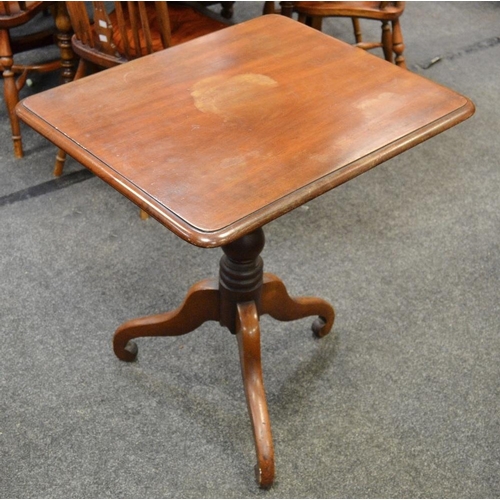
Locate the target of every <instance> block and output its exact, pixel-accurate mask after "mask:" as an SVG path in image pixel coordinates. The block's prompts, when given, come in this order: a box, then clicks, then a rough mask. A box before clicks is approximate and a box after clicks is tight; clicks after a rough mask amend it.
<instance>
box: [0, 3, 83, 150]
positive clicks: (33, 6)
mask: <svg viewBox="0 0 500 500" xmlns="http://www.w3.org/2000/svg"><path fill="white" fill-rule="evenodd" d="M48 8H51V9H52V11H53V15H54V19H55V25H56V27H57V29H56V27H54V28H53V29H47V30H38V31H36V30H35V31H32V32H31V33H29V34H25V35H22V36H17V37H16V36H11V32H10V30H11V29H13V28H18V27H20V26H23V25H25V24H27V23H31V24H34V23H33V22H32V21H33V20H34V18H35V16H37V15H38V14H39V13H40V12H42V11H43V10H45V9H48ZM65 16H66V18H67V13H66V8H65V6H64V3H62V4H60V3H59V2H0V71H2V76H3V80H4V98H5V103H6V106H7V112H8V114H9V119H10V125H11V129H12V142H13V146H14V155H15V156H16V158H22V157H23V146H22V139H21V127H20V125H19V120H18V118H17V115H16V112H15V107H16V105H17V103H18V102H19V91H20V90H21V89H22V88H23V87H24V85H25V84H26V81H27V79H28V74H29V73H30V72H32V71H35V72H39V73H44V72H48V71H55V70H57V69H59V68H60V67H61V65H62V66H63V67H64V68H65V72H64V71H63V77H64V76H65V74H66V73H67V71H71V70H72V59H73V55H72V52H71V50H70V52H68V51H67V50H66V49H65V47H64V43H63V40H64V39H65V38H69V34H68V32H69V29H70V28H69V25H68V24H65V22H64V19H65ZM56 41H57V43H58V45H59V47H60V49H61V59H60V60H55V61H49V62H41V63H35V64H16V62H15V60H14V58H15V55H17V54H19V53H21V52H25V51H28V50H32V49H35V48H39V47H44V46H47V45H50V44H54V43H56ZM16 75H18V76H17V78H16Z"/></svg>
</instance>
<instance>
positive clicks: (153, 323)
mask: <svg viewBox="0 0 500 500" xmlns="http://www.w3.org/2000/svg"><path fill="white" fill-rule="evenodd" d="M218 319H219V289H218V283H217V280H212V279H208V280H204V281H200V282H199V283H197V284H196V285H194V286H192V287H191V289H190V290H189V292H188V294H187V295H186V298H185V299H184V302H183V303H182V304H181V305H180V306H179V307H178V308H177V309H175V310H174V311H171V312H167V313H164V314H156V315H154V316H146V317H143V318H137V319H133V320H130V321H127V322H126V323H124V324H123V325H121V326H120V327H119V328H118V329H117V330H116V333H115V336H114V338H113V349H114V351H115V354H116V356H117V357H118V358H119V359H121V360H122V361H134V360H135V358H136V357H137V345H136V344H135V342H132V339H135V338H137V337H162V336H164V337H171V336H177V335H184V334H186V333H189V332H192V331H193V330H195V329H196V328H198V327H199V326H200V325H202V324H203V323H205V321H210V320H213V321H218Z"/></svg>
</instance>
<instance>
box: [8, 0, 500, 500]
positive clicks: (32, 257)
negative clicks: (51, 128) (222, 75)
mask: <svg viewBox="0 0 500 500" xmlns="http://www.w3.org/2000/svg"><path fill="white" fill-rule="evenodd" d="M261 5H262V4H261V3H260V2H237V5H236V15H235V21H237V22H240V21H243V20H245V19H248V18H251V17H253V16H256V15H258V14H259V12H260V9H261ZM364 26H365V31H366V32H367V33H369V32H370V31H371V32H372V33H373V34H374V35H375V36H378V33H379V27H378V26H376V27H373V26H372V25H370V23H365V24H364ZM402 26H403V33H404V36H405V42H406V47H407V49H406V58H407V62H408V65H409V67H410V69H411V70H412V71H416V72H418V73H420V74H422V75H424V76H426V77H428V78H430V79H432V80H434V81H437V82H440V83H442V84H444V85H447V86H450V87H451V88H453V89H455V90H457V91H459V92H461V93H463V94H465V95H467V96H468V97H470V98H471V99H472V100H473V101H474V102H475V104H476V106H477V112H476V115H475V116H474V117H473V118H472V119H470V120H469V121H467V122H465V123H463V124H461V125H459V126H457V127H455V128H454V129H452V130H450V131H448V132H446V133H444V134H442V135H440V136H438V137H436V138H434V139H432V140H430V141H428V142H426V143H424V144H422V145H420V146H418V147H416V148H414V149H413V150H411V151H409V152H407V153H405V154H403V155H401V156H399V157H397V158H395V159H393V160H391V161H388V162H386V163H385V164H383V165H380V166H379V167H377V168H376V169H374V170H372V171H370V172H368V173H366V174H364V175H362V176H361V177H359V178H357V179H355V180H353V181H351V182H349V183H347V184H345V185H343V186H340V187H339V188H337V189H335V190H334V191H332V192H331V193H329V194H327V195H325V196H323V197H321V198H320V199H317V200H315V201H313V202H311V203H308V204H307V205H306V206H303V207H301V208H299V209H297V210H295V211H294V212H292V213H290V214H288V215H286V216H284V217H283V218H281V219H280V220H279V221H275V222H273V223H271V224H269V225H268V226H267V228H266V231H267V232H266V235H267V246H266V248H265V250H264V255H263V256H264V260H265V266H266V269H267V270H268V271H270V272H273V273H275V274H278V275H279V276H280V277H281V278H282V279H283V280H284V282H285V283H286V284H287V286H288V289H289V291H290V293H292V294H294V295H309V294H313V295H319V296H322V297H324V298H326V299H328V300H330V301H331V302H332V304H333V305H334V307H335V309H336V312H337V319H336V323H335V325H334V332H333V333H332V334H330V335H329V336H328V337H326V338H324V339H322V340H320V341H318V340H314V339H312V337H311V335H310V333H309V327H310V322H309V321H308V320H304V321H297V322H293V323H279V322H276V321H274V320H271V319H269V318H266V317H265V318H263V321H262V344H263V346H262V351H263V363H264V377H265V383H266V388H267V395H268V402H269V410H270V415H271V419H272V426H273V433H274V441H275V448H276V468H277V479H276V483H275V485H274V487H273V488H272V489H271V490H270V491H260V490H259V489H258V488H257V487H256V484H255V483H254V479H253V464H254V447H253V441H252V435H251V429H250V423H249V419H248V416H247V410H246V406H245V399H244V394H243V389H242V383H241V376H240V371H239V364H238V354H237V346H236V342H235V339H234V338H233V337H232V336H231V335H230V334H229V333H228V332H227V331H225V330H223V329H222V328H221V327H219V326H218V325H217V324H214V323H207V324H205V325H203V326H202V327H201V328H199V329H198V330H197V331H196V332H194V333H191V334H189V335H186V336H183V337H179V338H164V339H143V340H140V341H139V358H138V360H137V362H135V363H132V364H126V363H123V362H120V361H119V360H118V359H116V358H115V357H114V355H113V352H112V348H111V338H112V334H113V332H114V330H115V329H116V327H117V326H118V325H119V324H120V323H122V322H123V321H125V320H127V319H130V318H134V317H137V316H143V315H148V314H153V313H157V312H162V311H167V310H169V309H172V308H174V307H176V306H177V305H178V304H179V302H180V300H182V298H183V296H184V294H185V292H186V290H187V288H188V287H189V285H190V284H191V283H193V282H195V281H197V280H199V279H202V278H205V277H207V276H209V275H213V274H215V273H216V272H217V262H218V258H219V255H220V250H218V249H214V250H204V249H198V248H195V247H192V246H190V245H189V244H187V243H185V242H182V241H180V240H179V239H178V238H177V237H175V236H174V235H172V234H170V233H169V231H167V230H166V229H165V228H163V227H162V226H161V225H159V224H158V223H157V222H155V221H154V220H151V219H150V220H147V221H142V220H141V219H140V218H139V216H138V210H137V208H136V207H135V206H133V205H132V204H131V203H130V202H128V201H127V200H126V199H125V198H123V197H122V196H121V195H119V194H117V193H116V192H115V191H114V190H113V189H111V188H110V187H109V186H107V185H105V184H104V183H103V182H102V181H100V180H99V179H97V178H94V177H91V176H88V175H87V174H86V171H85V170H82V166H81V165H79V164H78V163H76V162H75V161H73V160H70V161H68V164H67V168H66V171H65V174H64V176H63V178H62V179H61V180H59V181H54V180H53V177H52V165H53V160H54V154H55V150H54V147H53V146H52V145H51V144H50V143H48V142H47V141H46V140H45V139H43V138H42V137H40V136H39V135H37V134H36V133H34V132H32V131H31V130H29V129H28V128H27V127H24V128H23V138H24V143H25V151H26V155H25V157H24V158H23V159H22V160H15V159H14V158H13V155H12V150H11V143H10V130H9V124H8V120H7V119H6V110H5V105H4V103H3V101H2V103H1V104H0V178H1V182H0V235H1V237H0V271H1V280H0V304H1V305H0V334H1V337H0V340H1V344H0V346H1V347H0V352H1V361H0V497H2V498H6V497H7V498H27V497H40V498H105V497H116V498H158V497H165V498H169V497H170V498H192V497H203V498H272V497H276V498H287V497H295V498H327V497H340V498H368V497H376V498H380V497H387V498H401V497H403V498H412V497H413V498H417V497H427V498H471V497H475V498H495V497H497V498H498V497H500V412H499V410H500V390H499V386H500V335H499V333H500V196H499V193H500V168H499V158H500V140H499V137H500V134H499V132H500V126H499V114H500V84H499V82H500V4H499V3H498V2H490V3H482V2H460V3H458V2H457V3H449V2H428V3H419V2H409V3H408V5H407V9H406V12H405V14H404V16H403V19H402ZM325 30H326V31H327V32H328V33H330V34H332V35H334V36H336V37H338V38H341V39H343V40H345V41H347V42H350V41H351V40H352V34H351V30H350V23H349V21H348V20H331V21H329V22H328V23H327V25H326V27H325ZM298 50H300V48H298ZM437 56H439V57H440V58H441V59H440V61H439V62H437V63H436V64H434V65H431V66H429V63H430V61H431V60H433V59H434V58H435V57H437ZM428 66H429V67H428ZM425 68H426V69H425ZM50 78H51V77H46V78H39V79H38V80H37V79H34V80H35V82H34V83H35V85H34V86H33V87H31V88H28V89H26V90H24V91H23V94H22V95H23V96H26V95H29V94H30V93H32V92H35V91H39V90H41V89H43V88H45V87H47V86H50V85H51V84H52V83H51V82H52V81H51V80H50ZM0 85H1V84H0ZM82 112H84V110H82ZM226 146H227V147H230V145H226Z"/></svg>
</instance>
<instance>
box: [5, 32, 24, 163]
mask: <svg viewBox="0 0 500 500" xmlns="http://www.w3.org/2000/svg"><path fill="white" fill-rule="evenodd" d="M13 64H14V59H13V57H12V49H11V47H10V39H9V32H8V31H7V30H0V65H1V66H2V67H3V81H4V84H3V85H4V97H5V104H6V105H7V111H8V113H9V118H10V126H11V129H12V141H13V143H14V155H15V157H16V158H22V157H23V144H22V142H21V127H20V124H19V118H18V117H17V115H16V111H15V108H16V104H17V103H18V102H19V92H18V89H17V85H16V79H15V76H14V72H13V71H12V65H13Z"/></svg>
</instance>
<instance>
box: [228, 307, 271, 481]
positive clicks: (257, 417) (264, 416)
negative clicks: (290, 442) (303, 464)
mask: <svg viewBox="0 0 500 500" xmlns="http://www.w3.org/2000/svg"><path fill="white" fill-rule="evenodd" d="M237 330H238V333H237V334H236V337H237V339H238V347H239V353H240V363H241V374H242V376H243V385H244V387H245V396H246V400H247V406H248V413H249V415H250V421H251V422H252V429H253V437H254V441H255V451H256V452H257V465H256V466H255V475H256V479H257V482H258V483H259V486H260V487H261V488H269V487H270V486H271V485H272V483H273V480H274V447H273V436H272V434H271V421H270V420H269V413H268V411H267V400H266V393H265V390H264V380H263V377H262V364H261V356H260V326H259V316H258V314H257V307H256V305H255V302H244V303H243V304H238V316H237Z"/></svg>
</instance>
